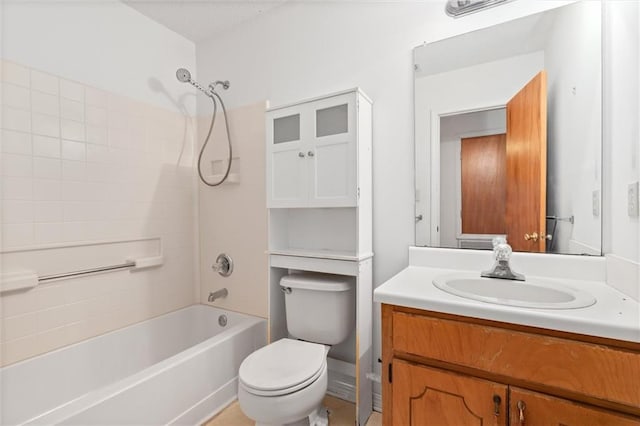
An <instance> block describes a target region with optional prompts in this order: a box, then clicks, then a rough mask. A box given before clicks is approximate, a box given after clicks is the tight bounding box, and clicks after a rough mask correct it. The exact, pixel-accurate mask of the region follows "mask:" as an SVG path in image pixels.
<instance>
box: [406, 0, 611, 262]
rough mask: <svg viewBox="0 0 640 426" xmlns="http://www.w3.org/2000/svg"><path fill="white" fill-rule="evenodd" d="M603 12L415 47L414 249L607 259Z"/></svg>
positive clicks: (550, 17)
mask: <svg viewBox="0 0 640 426" xmlns="http://www.w3.org/2000/svg"><path fill="white" fill-rule="evenodd" d="M601 7H602V6H601V3H600V2H593V1H581V2H576V3H572V4H569V5H565V6H562V7H559V8H556V9H552V10H548V11H545V12H542V13H538V14H535V15H530V16H527V17H524V18H520V19H517V20H513V21H509V22H506V23H502V24H499V25H495V26H493V27H489V28H485V29H482V30H478V31H474V32H470V33H466V34H462V35H459V36H456V37H453V38H449V39H445V40H441V41H437V42H434V43H429V44H425V45H422V46H419V47H417V48H416V49H415V50H414V62H415V81H414V90H415V93H414V95H415V108H414V111H415V143H416V146H415V156H416V209H415V212H416V218H415V220H416V245H418V246H431V247H452V248H473V249H491V248H492V245H491V240H492V238H493V237H494V236H496V235H506V237H507V239H508V242H509V244H511V246H512V247H513V249H514V250H516V251H529V252H549V253H572V254H593V255H600V254H601V252H602V220H601V218H602V215H601V212H602V206H601V199H602V48H601V45H602V37H601V32H602V29H601V28H602V22H601V21H602V19H601V15H602V13H601Z"/></svg>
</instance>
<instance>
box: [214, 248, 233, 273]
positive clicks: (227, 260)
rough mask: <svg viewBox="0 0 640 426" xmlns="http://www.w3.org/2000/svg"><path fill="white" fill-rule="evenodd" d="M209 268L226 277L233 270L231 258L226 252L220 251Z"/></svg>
mask: <svg viewBox="0 0 640 426" xmlns="http://www.w3.org/2000/svg"><path fill="white" fill-rule="evenodd" d="M211 269H213V270H214V271H216V272H217V273H219V274H220V275H222V276H223V277H228V276H229V275H231V273H232V272H233V259H231V256H229V255H228V254H226V253H221V254H219V255H218V257H217V258H216V263H214V264H213V265H211Z"/></svg>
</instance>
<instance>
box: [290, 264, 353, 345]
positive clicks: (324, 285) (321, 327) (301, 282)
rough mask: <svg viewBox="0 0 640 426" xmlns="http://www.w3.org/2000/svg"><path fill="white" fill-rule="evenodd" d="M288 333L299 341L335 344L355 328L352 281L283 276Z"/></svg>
mask: <svg viewBox="0 0 640 426" xmlns="http://www.w3.org/2000/svg"><path fill="white" fill-rule="evenodd" d="M280 286H281V287H282V288H283V290H284V293H285V307H286V315H287V330H288V331H289V334H291V336H293V337H296V338H298V339H302V340H306V341H309V342H314V343H322V344H324V345H335V344H338V343H340V342H342V341H344V340H346V338H347V337H348V336H349V334H350V333H351V331H352V330H353V329H354V327H355V280H353V278H350V277H346V276H342V275H330V274H316V273H304V274H291V275H286V276H284V277H282V279H281V280H280Z"/></svg>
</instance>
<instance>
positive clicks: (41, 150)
mask: <svg viewBox="0 0 640 426" xmlns="http://www.w3.org/2000/svg"><path fill="white" fill-rule="evenodd" d="M33 155H35V156H39V157H51V158H60V139H58V138H51V137H48V136H40V135H33Z"/></svg>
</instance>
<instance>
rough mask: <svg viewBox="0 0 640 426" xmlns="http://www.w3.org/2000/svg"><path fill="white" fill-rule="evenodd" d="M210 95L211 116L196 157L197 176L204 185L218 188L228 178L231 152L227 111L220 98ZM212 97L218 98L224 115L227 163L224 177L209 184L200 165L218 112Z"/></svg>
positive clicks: (216, 95)
mask: <svg viewBox="0 0 640 426" xmlns="http://www.w3.org/2000/svg"><path fill="white" fill-rule="evenodd" d="M210 93H211V94H212V95H213V96H210V98H211V101H212V102H213V114H212V115H211V124H210V125H209V132H208V133H207V137H206V138H205V140H204V144H203V145H202V148H201V149H200V154H199V155H198V176H200V180H201V181H202V182H203V183H204V184H205V185H207V186H218V185H221V184H222V183H223V182H224V181H225V180H227V177H229V172H230V171H231V162H232V159H233V154H232V150H231V133H230V132H229V119H228V118H227V109H226V108H225V106H224V102H222V98H221V97H220V96H219V95H218V94H217V93H216V92H214V91H211V92H210ZM214 96H215V98H218V100H219V101H220V105H221V106H222V112H223V114H224V126H225V128H226V131H227V142H228V145H229V161H228V162H227V170H226V171H225V172H224V176H222V179H220V180H219V181H218V182H209V181H208V180H206V179H205V177H204V176H203V175H202V167H201V163H202V154H204V150H205V148H206V147H207V144H208V143H209V139H210V138H211V133H212V132H213V126H214V125H215V124H216V114H217V112H218V103H217V102H216V99H215V98H214Z"/></svg>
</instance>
